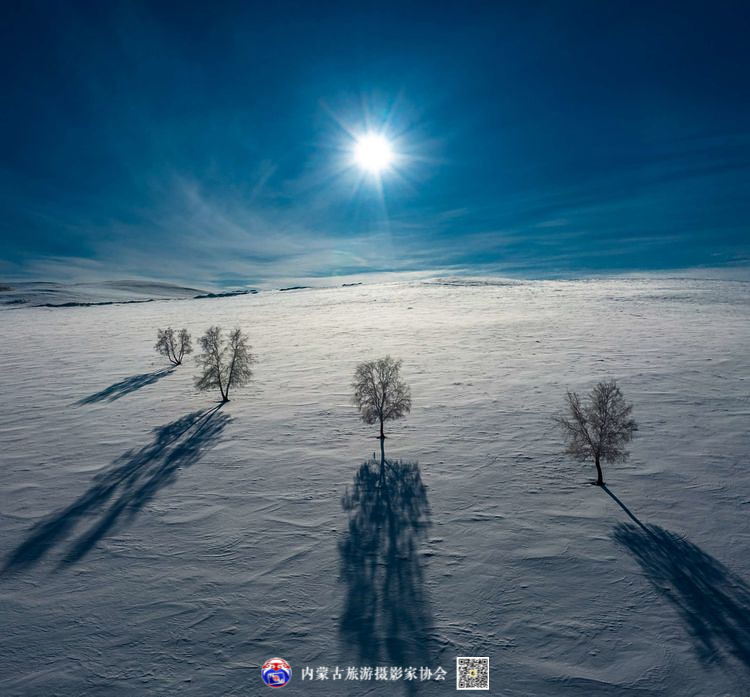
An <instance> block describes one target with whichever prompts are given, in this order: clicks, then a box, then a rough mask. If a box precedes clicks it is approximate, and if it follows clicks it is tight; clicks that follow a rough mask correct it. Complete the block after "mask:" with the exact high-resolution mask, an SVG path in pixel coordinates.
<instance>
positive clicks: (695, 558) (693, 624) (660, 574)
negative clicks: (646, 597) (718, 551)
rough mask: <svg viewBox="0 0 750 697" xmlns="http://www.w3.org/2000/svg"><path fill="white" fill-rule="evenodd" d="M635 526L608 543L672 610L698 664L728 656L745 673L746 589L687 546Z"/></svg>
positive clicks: (749, 592)
mask: <svg viewBox="0 0 750 697" xmlns="http://www.w3.org/2000/svg"><path fill="white" fill-rule="evenodd" d="M633 517H634V516H633ZM636 522H637V525H633V524H631V523H620V524H618V525H617V526H616V527H615V530H614V533H613V537H614V539H615V541H616V542H618V543H619V544H621V545H622V546H623V547H625V549H627V550H628V552H630V554H632V555H633V558H634V559H635V560H636V561H637V562H638V564H639V566H640V567H641V569H642V570H643V572H644V574H645V575H646V578H648V580H649V581H650V582H651V584H652V585H653V587H654V589H655V590H656V592H657V593H658V594H659V595H661V596H662V597H663V598H666V599H667V600H668V601H669V602H670V603H671V604H672V605H674V607H675V608H676V609H677V612H678V613H679V615H680V617H681V619H682V621H683V622H684V623H685V625H686V627H687V629H688V632H689V633H690V635H691V637H692V638H693V641H694V643H695V648H696V651H697V652H698V655H699V657H700V659H701V660H702V661H703V662H704V663H718V664H721V663H722V662H723V661H724V653H725V652H728V653H729V654H731V655H733V656H734V657H735V658H737V659H738V660H739V661H740V662H741V663H743V664H744V666H745V667H746V668H750V587H748V585H747V584H746V583H745V581H744V580H743V579H742V578H740V577H739V576H738V575H737V574H735V573H734V572H732V571H731V570H730V569H728V568H727V567H726V566H724V565H723V564H722V563H721V562H720V561H718V560H717V559H714V558H713V557H712V556H710V555H709V554H706V552H704V551H703V550H702V549H701V548H700V547H698V546H697V545H695V544H693V543H692V542H690V541H689V540H686V539H685V538H683V537H680V536H679V535H677V534H675V533H673V532H670V531H669V530H665V529H664V528H661V527H659V526H658V525H643V524H642V523H640V522H639V521H637V519H636Z"/></svg>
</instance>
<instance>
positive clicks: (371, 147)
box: [354, 133, 394, 174]
mask: <svg viewBox="0 0 750 697" xmlns="http://www.w3.org/2000/svg"><path fill="white" fill-rule="evenodd" d="M393 159H394V155H393V148H392V147H391V144H390V143H389V142H388V139H387V138H385V137H384V136H382V135H380V134H379V133H367V134H365V135H363V136H362V137H361V138H358V139H357V142H356V144H355V146H354V161H355V162H356V163H357V165H359V166H360V167H361V168H362V169H364V170H367V171H368V172H370V173H372V174H380V172H382V171H383V170H386V169H388V167H389V166H390V165H391V163H392V162H393Z"/></svg>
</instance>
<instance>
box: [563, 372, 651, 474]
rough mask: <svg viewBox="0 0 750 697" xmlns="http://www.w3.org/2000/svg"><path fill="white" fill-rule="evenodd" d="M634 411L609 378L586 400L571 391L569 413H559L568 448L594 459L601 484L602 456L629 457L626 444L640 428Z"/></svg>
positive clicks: (571, 452)
mask: <svg viewBox="0 0 750 697" xmlns="http://www.w3.org/2000/svg"><path fill="white" fill-rule="evenodd" d="M632 411H633V405H632V404H627V403H626V402H625V398H624V397H623V396H622V392H621V391H620V388H619V387H618V386H617V383H616V382H615V381H614V380H609V381H607V382H600V383H598V384H597V385H596V386H595V387H594V389H593V390H591V392H590V394H589V395H588V399H587V400H586V402H585V403H582V402H581V398H580V397H579V396H578V394H577V393H576V392H568V393H567V409H566V411H565V413H563V414H561V415H559V416H556V417H555V421H556V422H557V423H558V424H559V426H560V428H561V429H562V432H563V435H564V437H565V440H566V444H567V447H566V449H565V452H566V453H567V454H568V455H570V456H572V457H573V458H575V459H576V460H579V461H581V462H583V461H585V460H593V461H594V464H595V465H596V483H597V484H598V485H599V486H603V485H604V478H603V476H602V467H601V461H602V460H604V461H605V462H624V461H625V460H627V458H628V455H629V453H628V451H627V450H626V449H625V444H626V443H628V442H630V440H632V438H633V436H634V434H635V432H636V431H637V430H638V424H637V423H636V422H635V419H633V417H632V416H631V413H632Z"/></svg>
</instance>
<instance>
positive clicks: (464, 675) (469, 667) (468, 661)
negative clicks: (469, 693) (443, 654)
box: [456, 657, 490, 690]
mask: <svg viewBox="0 0 750 697" xmlns="http://www.w3.org/2000/svg"><path fill="white" fill-rule="evenodd" d="M456 689H457V690H489V689H490V659H489V658H488V657H487V658H476V657H471V658H463V657H459V658H457V659H456Z"/></svg>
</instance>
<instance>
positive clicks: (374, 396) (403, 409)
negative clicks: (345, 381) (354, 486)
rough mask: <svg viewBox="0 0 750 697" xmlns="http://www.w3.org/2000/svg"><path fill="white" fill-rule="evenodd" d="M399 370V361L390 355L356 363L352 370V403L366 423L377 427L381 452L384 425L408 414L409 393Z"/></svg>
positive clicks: (409, 405) (409, 408)
mask: <svg viewBox="0 0 750 697" xmlns="http://www.w3.org/2000/svg"><path fill="white" fill-rule="evenodd" d="M400 371H401V361H400V360H394V359H393V358H391V357H390V356H386V357H385V358H378V359H377V360H374V361H365V362H364V363H360V364H359V365H358V366H357V368H356V370H355V371H354V382H353V383H352V387H354V395H353V397H352V402H353V403H354V406H356V407H357V409H359V412H360V414H361V415H362V420H363V421H364V422H365V423H366V424H374V423H378V424H380V436H379V437H380V445H381V449H382V447H383V439H384V438H385V433H384V432H383V425H384V423H385V422H386V421H391V420H392V419H400V418H401V417H402V416H404V415H405V414H408V413H409V411H411V392H410V390H409V387H408V385H406V383H405V382H404V381H403V380H402V379H401V375H400Z"/></svg>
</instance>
